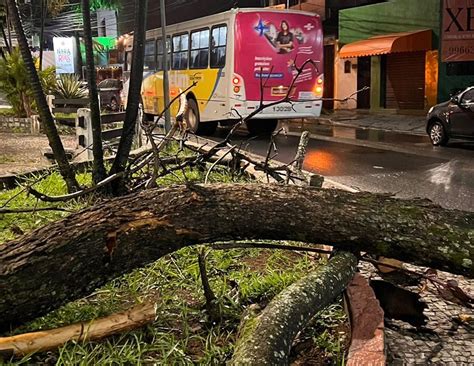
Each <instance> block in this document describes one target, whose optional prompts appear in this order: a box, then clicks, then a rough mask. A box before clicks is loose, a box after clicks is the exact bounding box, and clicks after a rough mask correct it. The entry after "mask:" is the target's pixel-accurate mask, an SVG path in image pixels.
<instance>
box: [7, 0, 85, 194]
mask: <svg viewBox="0 0 474 366" xmlns="http://www.w3.org/2000/svg"><path fill="white" fill-rule="evenodd" d="M7 6H8V14H9V17H10V21H11V22H12V23H13V27H14V28H15V32H16V35H17V40H18V45H19V47H20V51H21V55H22V58H23V61H24V62H25V66H26V69H27V70H28V75H29V78H30V82H31V87H32V90H33V96H34V98H35V101H36V105H37V106H38V113H39V115H40V117H41V121H42V123H43V127H44V130H45V132H46V136H47V137H48V140H49V146H51V149H52V150H53V154H54V158H55V159H56V161H57V163H58V166H59V171H60V172H61V175H62V176H63V178H64V181H65V182H66V185H67V188H68V191H69V192H74V191H76V190H78V189H79V184H78V183H77V180H76V176H75V174H74V171H73V170H72V168H71V166H70V165H69V162H68V160H67V157H66V152H65V151H64V147H63V144H62V142H61V139H60V138H59V134H58V130H57V129H56V125H55V124H54V119H53V116H52V115H51V112H50V111H49V108H48V104H47V102H46V97H45V95H44V92H43V88H42V86H41V82H40V80H39V77H38V73H37V72H36V68H35V65H34V63H33V57H32V56H31V52H30V47H29V45H28V41H27V40H26V36H25V32H24V31H23V26H22V24H21V18H20V14H19V12H18V8H17V5H16V2H15V0H7Z"/></svg>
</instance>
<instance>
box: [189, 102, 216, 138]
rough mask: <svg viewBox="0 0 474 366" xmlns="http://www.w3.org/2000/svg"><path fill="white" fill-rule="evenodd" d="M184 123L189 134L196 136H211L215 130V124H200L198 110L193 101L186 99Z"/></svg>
mask: <svg viewBox="0 0 474 366" xmlns="http://www.w3.org/2000/svg"><path fill="white" fill-rule="evenodd" d="M185 120H186V123H187V124H188V128H189V130H190V131H191V132H193V133H195V134H196V135H212V134H213V133H214V132H215V131H216V128H217V122H201V121H200V119H199V108H198V105H197V103H196V101H195V100H194V99H191V98H190V99H188V110H187V111H186V115H185Z"/></svg>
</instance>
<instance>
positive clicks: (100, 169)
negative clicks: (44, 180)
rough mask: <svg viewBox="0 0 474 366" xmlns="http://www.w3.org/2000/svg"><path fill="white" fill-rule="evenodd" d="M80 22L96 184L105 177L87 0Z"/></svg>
mask: <svg viewBox="0 0 474 366" xmlns="http://www.w3.org/2000/svg"><path fill="white" fill-rule="evenodd" d="M81 7H82V22H83V24H84V46H85V48H86V68H87V84H88V86H89V99H90V107H91V125H92V155H93V157H94V161H93V163H92V180H93V181H94V183H96V184H97V183H98V182H100V181H102V180H104V179H105V178H106V176H107V173H106V171H105V166H104V151H103V149H102V125H101V121H100V105H99V93H98V92H97V80H96V71H95V65H94V51H93V46H92V30H91V11H90V4H89V0H81Z"/></svg>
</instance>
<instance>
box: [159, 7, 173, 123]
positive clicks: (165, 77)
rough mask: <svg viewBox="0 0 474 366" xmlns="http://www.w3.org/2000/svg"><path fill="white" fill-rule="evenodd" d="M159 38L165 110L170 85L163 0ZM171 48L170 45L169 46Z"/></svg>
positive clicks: (167, 116)
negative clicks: (161, 45) (161, 43)
mask: <svg viewBox="0 0 474 366" xmlns="http://www.w3.org/2000/svg"><path fill="white" fill-rule="evenodd" d="M160 13H161V38H162V39H163V93H164V102H165V105H164V106H165V108H166V107H167V106H168V104H169V103H170V85H169V79H168V47H167V43H168V42H166V9H165V0H160ZM170 46H171V45H170ZM170 130H171V115H170V110H169V108H168V109H167V110H166V111H165V132H168V131H170Z"/></svg>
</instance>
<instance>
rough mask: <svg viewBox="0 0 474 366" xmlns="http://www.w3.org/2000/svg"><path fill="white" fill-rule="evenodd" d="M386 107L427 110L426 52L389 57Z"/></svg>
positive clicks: (396, 54)
mask: <svg viewBox="0 0 474 366" xmlns="http://www.w3.org/2000/svg"><path fill="white" fill-rule="evenodd" d="M386 107H387V108H392V109H424V108H425V52H408V53H394V54H389V55H387V93H386Z"/></svg>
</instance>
